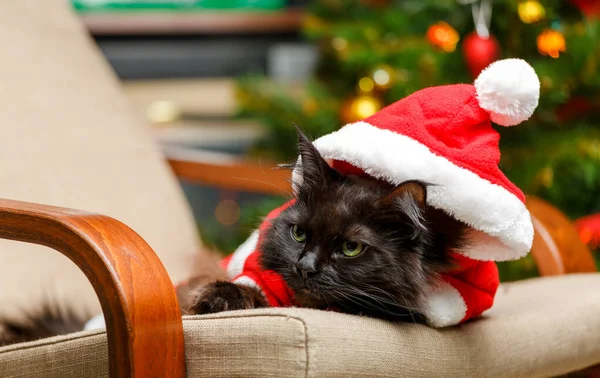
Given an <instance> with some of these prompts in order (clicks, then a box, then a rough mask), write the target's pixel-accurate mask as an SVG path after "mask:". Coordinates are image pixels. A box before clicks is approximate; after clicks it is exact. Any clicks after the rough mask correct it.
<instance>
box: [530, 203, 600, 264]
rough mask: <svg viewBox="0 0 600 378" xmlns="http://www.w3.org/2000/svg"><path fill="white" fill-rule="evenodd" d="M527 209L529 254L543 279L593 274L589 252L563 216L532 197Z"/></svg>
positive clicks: (571, 223)
mask: <svg viewBox="0 0 600 378" xmlns="http://www.w3.org/2000/svg"><path fill="white" fill-rule="evenodd" d="M527 208H528V209H529V212H530V213H531V221H532V222H533V228H534V230H535V234H534V237H533V247H532V248H531V254H532V256H533V258H534V260H535V262H536V265H537V268H538V271H539V272H540V274H541V275H542V276H552V275H557V274H566V273H583V272H595V271H596V263H595V262H594V258H593V256H592V254H591V252H590V250H589V249H588V247H587V246H586V245H585V244H583V242H582V241H581V239H580V238H579V234H578V233H577V229H576V228H575V225H574V224H573V222H571V220H570V219H569V218H567V216H566V215H565V214H563V213H562V212H561V211H560V210H558V209H557V208H556V207H554V206H552V205H550V204H549V203H548V202H546V201H543V200H541V199H539V198H537V197H534V196H528V197H527Z"/></svg>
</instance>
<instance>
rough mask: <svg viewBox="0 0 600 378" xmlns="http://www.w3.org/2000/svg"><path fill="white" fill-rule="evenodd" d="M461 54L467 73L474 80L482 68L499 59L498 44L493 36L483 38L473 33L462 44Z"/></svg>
mask: <svg viewBox="0 0 600 378" xmlns="http://www.w3.org/2000/svg"><path fill="white" fill-rule="evenodd" d="M463 54H464V56H465V61H466V63H467V66H468V67H469V72H470V73H471V75H472V76H473V78H476V77H477V76H478V75H479V73H480V72H481V71H483V69H484V68H486V67H487V66H489V65H490V64H491V63H493V62H495V61H496V60H498V58H500V44H499V43H498V41H497V40H496V38H494V36H491V35H490V36H489V37H488V38H483V37H480V36H479V35H478V34H477V33H475V32H473V33H471V34H469V35H468V36H466V38H465V40H464V42H463Z"/></svg>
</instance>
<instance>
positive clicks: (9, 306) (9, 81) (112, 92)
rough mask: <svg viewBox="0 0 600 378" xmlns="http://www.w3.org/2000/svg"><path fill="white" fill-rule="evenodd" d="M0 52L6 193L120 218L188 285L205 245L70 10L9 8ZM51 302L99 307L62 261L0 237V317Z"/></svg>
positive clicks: (9, 3) (0, 149) (27, 3)
mask: <svg viewBox="0 0 600 378" xmlns="http://www.w3.org/2000/svg"><path fill="white" fill-rule="evenodd" d="M0 46H1V50H0V54H1V55H0V197H2V198H8V199H16V200H23V201H29V202H37V203H43V204H49V205H56V206H63V207H71V208H76V209H82V210H88V211H91V212H99V213H103V214H106V215H109V216H112V217H114V218H117V219H119V220H121V221H122V222H124V223H126V224H127V225H129V226H130V227H131V228H133V229H134V230H135V231H137V232H138V233H139V234H140V235H141V236H142V237H143V238H144V239H145V240H146V241H148V243H149V244H150V245H151V246H152V248H153V249H154V250H155V251H156V252H157V254H158V255H159V256H160V258H161V260H162V261H163V263H164V264H165V266H166V268H167V270H168V271H169V273H170V274H171V277H172V279H173V280H180V279H183V278H185V277H186V276H187V275H188V273H189V272H188V270H189V268H188V267H189V266H190V265H191V264H190V262H191V260H192V257H193V255H194V254H195V253H197V252H198V249H199V248H200V243H199V239H198V236H197V232H196V228H195V226H194V222H193V218H192V215H191V212H190V210H189V208H188V206H187V204H186V202H185V199H184V196H183V194H182V191H181V190H180V188H179V186H178V184H177V181H176V179H175V178H174V176H173V175H172V173H171V172H170V170H169V168H168V165H167V164H166V163H165V162H164V159H163V157H162V156H161V154H160V153H159V151H158V149H157V148H156V146H155V145H154V143H153V140H152V138H151V136H150V133H149V130H148V128H147V127H146V125H145V124H144V123H143V122H140V120H139V119H136V117H135V115H133V113H132V111H131V109H130V108H129V104H128V102H127V100H126V98H125V97H124V95H123V94H122V93H121V91H120V88H119V83H118V81H117V79H116V77H115V75H114V74H113V73H112V71H111V70H110V68H109V67H108V65H107V64H106V62H105V61H104V58H103V57H102V55H101V54H100V52H99V50H98V49H97V47H96V46H95V44H94V43H93V41H92V40H91V38H90V37H89V36H88V33H87V31H86V30H85V28H84V27H83V26H82V24H81V23H80V21H79V19H78V18H77V16H76V15H75V14H74V12H73V11H72V10H71V7H70V4H69V2H68V1H67V0H44V1H39V0H5V1H2V2H1V4H0ZM49 300H51V301H53V302H54V301H58V303H62V304H68V305H69V307H73V308H76V309H78V310H80V311H85V312H86V313H94V312H96V311H99V305H98V302H97V299H96V298H95V295H94V292H93V290H92V289H91V286H90V285H89V284H88V283H87V281H86V279H85V277H84V276H83V274H82V273H81V272H79V271H78V270H77V269H76V268H75V266H74V264H72V263H71V262H70V261H69V260H67V259H66V258H65V257H63V256H62V255H60V254H59V253H57V252H54V251H50V250H48V249H46V248H43V247H38V246H33V245H29V244H22V243H15V242H8V241H1V242H0V315H2V314H6V313H8V314H12V313H14V312H15V311H20V310H27V309H34V308H37V307H39V302H47V301H49Z"/></svg>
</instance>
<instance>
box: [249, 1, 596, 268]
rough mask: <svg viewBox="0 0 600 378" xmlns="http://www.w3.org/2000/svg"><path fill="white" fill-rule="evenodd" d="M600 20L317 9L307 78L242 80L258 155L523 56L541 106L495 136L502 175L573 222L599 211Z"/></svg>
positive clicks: (500, 11) (416, 9) (501, 12)
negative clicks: (315, 58) (315, 51)
mask: <svg viewBox="0 0 600 378" xmlns="http://www.w3.org/2000/svg"><path fill="white" fill-rule="evenodd" d="M599 14H600V1H595V0H546V1H538V0H505V1H500V0H498V1H491V0H403V1H392V0H352V1H350V0H320V1H314V2H312V3H311V5H310V7H309V8H308V10H307V14H306V16H305V20H304V28H303V32H304V34H305V35H306V37H307V38H308V39H310V40H312V41H314V43H315V44H316V45H317V46H318V47H319V51H320V59H319V63H318V65H317V68H316V72H315V75H314V78H313V79H311V80H310V81H309V82H306V83H298V85H297V86H290V85H282V84H278V83H274V82H272V81H270V80H269V79H268V78H264V77H256V76H249V77H244V78H242V79H240V80H239V101H240V105H241V110H242V115H244V116H252V117H258V118H260V119H261V120H262V121H263V122H264V124H265V125H266V127H267V129H268V134H267V137H266V138H265V139H264V140H263V142H262V143H261V145H259V146H257V148H256V153H259V154H260V155H261V156H269V157H270V158H271V159H274V160H279V161H282V160H283V161H289V160H292V159H293V158H294V156H295V155H296V150H295V140H296V135H295V130H294V127H293V124H297V125H298V126H300V127H301V128H302V129H303V130H305V131H306V132H307V133H308V134H309V135H310V136H311V137H313V138H317V137H319V136H321V135H323V134H326V133H329V132H332V131H334V130H336V129H338V128H339V127H341V126H343V125H344V124H346V123H349V122H354V121H357V120H360V119H363V118H366V117H368V116H370V115H371V114H373V113H375V112H376V111H378V110H379V109H381V108H382V107H384V106H385V105H388V104H390V103H392V102H395V101H397V100H399V99H401V98H403V97H406V96H407V95H409V94H411V93H412V92H414V91H416V90H419V89H421V88H424V87H427V86H432V85H442V84H453V83H460V82H464V83H470V82H472V81H473V79H474V78H475V77H476V76H477V75H478V74H479V72H480V71H481V70H482V69H483V68H484V67H486V66H487V65H488V64H489V63H491V62H493V61H494V60H497V59H499V58H511V57H518V58H522V59H525V60H527V61H528V62H529V63H530V64H531V65H532V66H533V67H534V69H535V70H536V72H537V74H538V76H539V78H540V82H541V97H540V103H539V106H538V109H537V111H536V113H535V114H534V117H533V118H532V119H531V120H530V121H528V122H527V123H525V124H524V125H521V126H519V127H513V128H503V127H499V126H498V127H496V129H497V130H498V131H499V132H500V133H501V150H502V161H501V168H502V170H503V171H504V172H505V174H506V175H507V176H508V177H509V178H510V179H511V180H512V181H513V182H515V183H516V184H517V185H518V186H520V187H521V188H522V189H523V191H524V192H525V193H527V194H533V195H538V196H540V197H542V198H544V199H546V200H548V201H550V202H551V203H553V204H555V205H556V206H558V207H559V208H560V209H561V210H563V211H564V212H566V213H567V214H568V215H569V216H570V217H572V218H578V217H581V216H584V215H587V214H591V213H596V212H600V127H599V125H600V123H599V121H600V112H599V111H598V110H600V75H599V74H598V70H597V68H598V67H597V66H598V64H599V62H600V23H599V22H598V20H597V18H598V15H599ZM520 267H521V268H523V267H524V269H525V270H532V269H534V268H533V263H532V262H531V261H527V260H525V261H524V262H522V263H521V265H520ZM519 274H521V272H520V273H519Z"/></svg>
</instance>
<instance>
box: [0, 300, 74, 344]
mask: <svg viewBox="0 0 600 378" xmlns="http://www.w3.org/2000/svg"><path fill="white" fill-rule="evenodd" d="M84 324H85V320H84V319H83V318H82V317H80V316H78V315H76V314H75V313H74V312H73V311H71V310H68V309H64V310H63V309H60V308H58V307H55V306H52V305H50V302H46V304H43V305H41V306H40V307H39V309H38V310H37V311H35V312H32V313H29V314H26V315H24V316H22V317H21V318H20V319H19V320H18V321H17V320H14V319H0V346H1V345H7V344H13V343H19V342H25V341H33V340H38V339H42V338H46V337H51V336H56V335H65V334H68V333H73V332H78V331H81V330H82V329H83V326H84Z"/></svg>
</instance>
